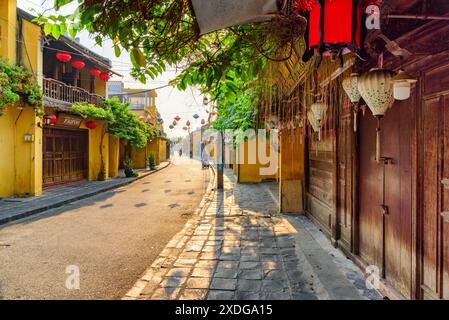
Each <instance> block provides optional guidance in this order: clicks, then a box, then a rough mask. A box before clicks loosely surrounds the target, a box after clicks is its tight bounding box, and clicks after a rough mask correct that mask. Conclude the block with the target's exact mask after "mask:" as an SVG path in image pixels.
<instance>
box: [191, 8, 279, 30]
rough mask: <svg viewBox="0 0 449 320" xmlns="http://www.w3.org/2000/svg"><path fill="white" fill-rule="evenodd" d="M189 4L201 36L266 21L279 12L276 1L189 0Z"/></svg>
mask: <svg viewBox="0 0 449 320" xmlns="http://www.w3.org/2000/svg"><path fill="white" fill-rule="evenodd" d="M191 3H192V6H193V10H194V12H195V16H196V19H197V21H198V25H199V28H200V33H201V34H202V35H203V34H206V33H209V32H212V31H215V30H220V29H224V28H228V27H231V26H234V25H238V24H245V23H251V22H261V21H268V20H271V18H273V15H274V14H276V13H278V11H279V9H278V6H277V0H243V1H242V0H191Z"/></svg>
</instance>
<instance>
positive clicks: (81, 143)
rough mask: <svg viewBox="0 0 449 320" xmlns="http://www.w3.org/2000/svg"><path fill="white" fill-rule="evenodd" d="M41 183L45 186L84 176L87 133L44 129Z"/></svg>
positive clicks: (79, 178)
mask: <svg viewBox="0 0 449 320" xmlns="http://www.w3.org/2000/svg"><path fill="white" fill-rule="evenodd" d="M43 150H44V152H43V184H44V186H45V187H48V186H51V185H55V184H59V183H66V182H72V181H77V180H81V179H84V178H85V175H86V170H87V133H86V132H84V131H70V130H61V129H54V128H51V129H50V128H45V129H44V144H43Z"/></svg>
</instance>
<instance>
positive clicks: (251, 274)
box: [238, 269, 263, 280]
mask: <svg viewBox="0 0 449 320" xmlns="http://www.w3.org/2000/svg"><path fill="white" fill-rule="evenodd" d="M238 278H239V279H247V280H262V278H263V272H262V270H261V269H253V270H239V272H238Z"/></svg>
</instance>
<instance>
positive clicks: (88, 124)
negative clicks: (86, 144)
mask: <svg viewBox="0 0 449 320" xmlns="http://www.w3.org/2000/svg"><path fill="white" fill-rule="evenodd" d="M96 127H97V123H96V122H95V121H87V122H86V128H88V129H91V130H93V129H95V128H96Z"/></svg>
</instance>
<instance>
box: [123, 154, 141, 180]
mask: <svg viewBox="0 0 449 320" xmlns="http://www.w3.org/2000/svg"><path fill="white" fill-rule="evenodd" d="M123 167H124V168H125V176H126V177H127V178H132V177H137V176H138V175H139V174H138V173H137V172H134V170H133V161H132V160H131V158H126V159H125V160H124V161H123Z"/></svg>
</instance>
